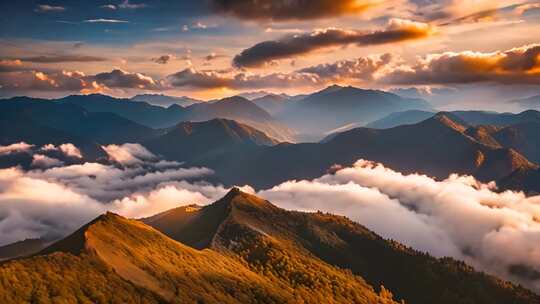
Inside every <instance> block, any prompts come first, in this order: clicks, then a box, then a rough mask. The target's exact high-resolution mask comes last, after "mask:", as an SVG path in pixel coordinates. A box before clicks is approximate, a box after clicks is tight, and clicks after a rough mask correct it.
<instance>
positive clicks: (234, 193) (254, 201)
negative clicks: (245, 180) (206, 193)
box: [215, 187, 276, 208]
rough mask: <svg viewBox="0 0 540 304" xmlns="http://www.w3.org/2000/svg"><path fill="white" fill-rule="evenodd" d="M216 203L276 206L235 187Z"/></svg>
mask: <svg viewBox="0 0 540 304" xmlns="http://www.w3.org/2000/svg"><path fill="white" fill-rule="evenodd" d="M215 204H220V205H227V206H230V207H234V208H244V207H251V208H252V207H254V208H276V207H275V206H274V205H272V204H271V203H270V202H268V201H266V200H264V199H262V198H260V197H258V196H256V195H253V194H249V193H247V192H244V191H242V190H240V188H238V187H233V188H231V190H229V192H228V193H227V194H226V195H225V196H224V197H223V198H222V199H220V200H219V201H217V202H216V203H215Z"/></svg>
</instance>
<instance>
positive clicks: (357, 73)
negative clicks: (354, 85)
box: [168, 54, 392, 90]
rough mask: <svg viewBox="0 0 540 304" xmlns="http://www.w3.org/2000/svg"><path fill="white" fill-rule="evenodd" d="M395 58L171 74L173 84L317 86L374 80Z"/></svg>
mask: <svg viewBox="0 0 540 304" xmlns="http://www.w3.org/2000/svg"><path fill="white" fill-rule="evenodd" d="M391 61H392V56H391V55H390V54H384V55H381V56H369V57H360V58H356V59H352V60H341V61H337V62H334V63H329V64H320V65H316V66H312V67H307V68H303V69H300V70H296V71H292V72H289V73H270V74H257V73H247V72H238V71H235V70H224V71H220V70H203V71H199V70H196V69H194V68H189V69H185V70H183V71H180V72H178V73H175V74H172V75H169V76H168V82H169V83H170V85H172V86H173V87H191V88H202V89H215V88H228V89H234V90H242V89H258V88H290V87H313V86H320V85H324V84H327V83H331V82H340V81H343V80H355V81H366V82H368V81H371V80H373V79H374V78H375V75H376V74H377V73H378V72H380V71H381V70H382V69H384V68H385V67H387V66H389V64H390V63H391Z"/></svg>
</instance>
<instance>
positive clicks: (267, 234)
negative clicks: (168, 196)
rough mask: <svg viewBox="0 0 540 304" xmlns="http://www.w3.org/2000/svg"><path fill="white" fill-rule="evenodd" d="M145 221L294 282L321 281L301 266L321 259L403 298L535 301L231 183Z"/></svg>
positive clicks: (452, 264) (454, 264) (340, 220)
mask: <svg viewBox="0 0 540 304" xmlns="http://www.w3.org/2000/svg"><path fill="white" fill-rule="evenodd" d="M143 221H144V222H146V223H148V224H149V225H151V226H153V227H155V228H156V229H159V230H161V231H162V232H163V233H165V234H167V235H169V236H170V237H172V238H174V239H176V240H179V241H181V242H184V243H185V244H187V245H190V246H193V247H195V248H210V249H212V250H216V251H218V252H221V253H223V254H225V255H227V256H233V257H234V256H236V257H239V258H241V259H242V260H243V261H245V262H246V263H247V265H248V267H250V268H251V269H254V270H255V271H258V272H263V273H268V274H271V275H273V276H276V277H280V278H287V279H289V280H291V282H293V281H292V280H294V282H297V283H298V282H302V283H304V284H309V285H312V284H318V283H317V281H318V280H319V279H317V277H319V274H317V275H316V276H315V277H311V276H307V277H302V276H299V272H300V273H303V272H304V271H305V269H310V268H313V267H314V266H315V265H317V264H318V263H320V262H319V261H320V260H323V261H325V262H326V263H330V264H332V265H336V266H339V267H342V268H347V269H350V270H351V271H352V272H353V273H354V274H357V275H360V276H362V277H364V278H365V279H366V280H367V281H368V282H370V283H371V285H372V286H380V285H384V286H385V287H387V288H388V287H389V286H391V288H390V290H392V292H394V294H395V298H397V299H404V300H405V302H406V303H426V304H428V303H430V304H431V303H442V304H455V303H478V304H480V303H486V304H487V303H489V304H496V303H501V304H502V303H505V304H507V303H540V298H539V297H538V296H537V295H535V294H533V293H532V292H530V291H528V290H526V289H523V288H521V287H518V286H515V285H513V284H511V283H508V282H503V281H501V280H499V279H497V278H495V277H493V276H489V275H486V274H483V273H479V272H475V271H474V270H473V269H472V268H470V267H468V266H467V265H465V264H464V263H462V262H458V261H455V260H452V259H450V258H444V259H435V258H433V257H431V256H429V255H427V254H425V253H420V252H417V251H414V250H412V249H410V248H406V247H405V246H403V245H401V244H399V243H397V242H393V241H388V240H385V239H383V238H381V237H379V236H377V235H376V234H374V233H373V232H371V231H369V230H368V229H366V228H365V227H363V226H361V225H359V224H357V223H354V222H352V221H350V220H348V219H347V218H345V217H341V216H334V215H330V214H323V213H304V212H295V211H286V210H284V209H281V208H278V207H276V206H274V205H272V204H271V203H270V202H268V201H265V200H263V199H261V198H258V197H256V196H253V195H250V194H247V193H243V192H241V191H240V190H238V189H236V188H234V189H233V190H231V191H230V192H229V193H228V194H227V195H226V196H225V197H224V198H222V199H221V200H218V201H217V202H215V203H213V204H211V205H208V206H205V207H198V206H193V205H192V206H186V207H180V208H176V209H173V210H170V211H166V212H163V213H161V214H158V215H156V216H153V217H150V218H146V219H143ZM319 259H320V260H319ZM321 275H323V274H321Z"/></svg>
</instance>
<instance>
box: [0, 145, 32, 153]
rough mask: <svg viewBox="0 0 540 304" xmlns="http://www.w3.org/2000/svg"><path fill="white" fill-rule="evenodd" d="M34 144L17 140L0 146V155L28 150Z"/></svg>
mask: <svg viewBox="0 0 540 304" xmlns="http://www.w3.org/2000/svg"><path fill="white" fill-rule="evenodd" d="M32 147H34V145H30V144H27V143H25V142H19V143H15V144H11V145H7V146H0V155H8V154H12V153H21V152H29V151H30V150H31V149H32Z"/></svg>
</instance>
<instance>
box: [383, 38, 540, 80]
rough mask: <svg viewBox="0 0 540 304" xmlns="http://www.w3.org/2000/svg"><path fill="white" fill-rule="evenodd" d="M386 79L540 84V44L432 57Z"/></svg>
mask: <svg viewBox="0 0 540 304" xmlns="http://www.w3.org/2000/svg"><path fill="white" fill-rule="evenodd" d="M382 80H383V81H384V82H387V83H393V84H462V83H476V82H496V83H506V84H540V44H532V45H527V46H523V47H518V48H513V49H510V50H506V51H497V52H493V53H481V52H470V51H465V52H459V53H456V52H445V53H441V54H431V55H427V56H425V57H423V58H419V59H418V60H417V62H416V63H415V64H413V65H409V66H402V67H400V68H397V69H395V70H394V71H392V72H391V73H389V74H387V75H386V76H384V77H383V79H382Z"/></svg>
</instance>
